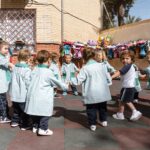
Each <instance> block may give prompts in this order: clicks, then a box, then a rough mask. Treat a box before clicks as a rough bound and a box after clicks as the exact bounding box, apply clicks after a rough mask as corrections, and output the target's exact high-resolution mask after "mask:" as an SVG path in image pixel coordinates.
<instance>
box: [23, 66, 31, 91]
mask: <svg viewBox="0 0 150 150" xmlns="http://www.w3.org/2000/svg"><path fill="white" fill-rule="evenodd" d="M24 79H25V85H26V88H27V89H28V87H29V84H30V81H31V69H28V70H27V71H26V72H25V76H24Z"/></svg>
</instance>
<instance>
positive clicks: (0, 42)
mask: <svg viewBox="0 0 150 150" xmlns="http://www.w3.org/2000/svg"><path fill="white" fill-rule="evenodd" d="M4 45H9V44H8V42H6V41H3V40H1V41H0V49H1V48H2V47H3V46H4Z"/></svg>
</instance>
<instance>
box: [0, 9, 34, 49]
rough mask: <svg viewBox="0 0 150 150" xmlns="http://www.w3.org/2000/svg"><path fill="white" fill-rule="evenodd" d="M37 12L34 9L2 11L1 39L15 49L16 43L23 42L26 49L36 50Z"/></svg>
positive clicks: (0, 15) (0, 12)
mask: <svg viewBox="0 0 150 150" xmlns="http://www.w3.org/2000/svg"><path fill="white" fill-rule="evenodd" d="M35 22H36V11H35V10H34V9H0V38H2V39H3V40H5V41H7V42H8V43H9V44H10V45H11V47H12V48H13V49H15V43H16V41H23V42H24V43H25V46H26V48H28V49H30V50H31V51H34V50H35V44H36V36H35V35H36V29H35V28H36V27H35Z"/></svg>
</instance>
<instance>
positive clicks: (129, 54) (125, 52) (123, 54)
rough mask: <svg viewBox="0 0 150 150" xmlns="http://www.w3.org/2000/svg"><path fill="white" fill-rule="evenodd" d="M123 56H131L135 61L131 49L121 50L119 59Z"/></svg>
mask: <svg viewBox="0 0 150 150" xmlns="http://www.w3.org/2000/svg"><path fill="white" fill-rule="evenodd" d="M125 56H128V57H131V60H132V62H134V61H135V57H134V52H133V51H129V50H125V51H123V52H122V53H121V56H120V60H123V58H124V57H125Z"/></svg>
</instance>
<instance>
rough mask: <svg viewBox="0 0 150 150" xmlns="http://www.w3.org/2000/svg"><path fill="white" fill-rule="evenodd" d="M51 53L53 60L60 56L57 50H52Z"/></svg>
mask: <svg viewBox="0 0 150 150" xmlns="http://www.w3.org/2000/svg"><path fill="white" fill-rule="evenodd" d="M50 55H51V58H52V60H54V59H55V58H57V57H59V55H58V53H56V52H52V53H50Z"/></svg>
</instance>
